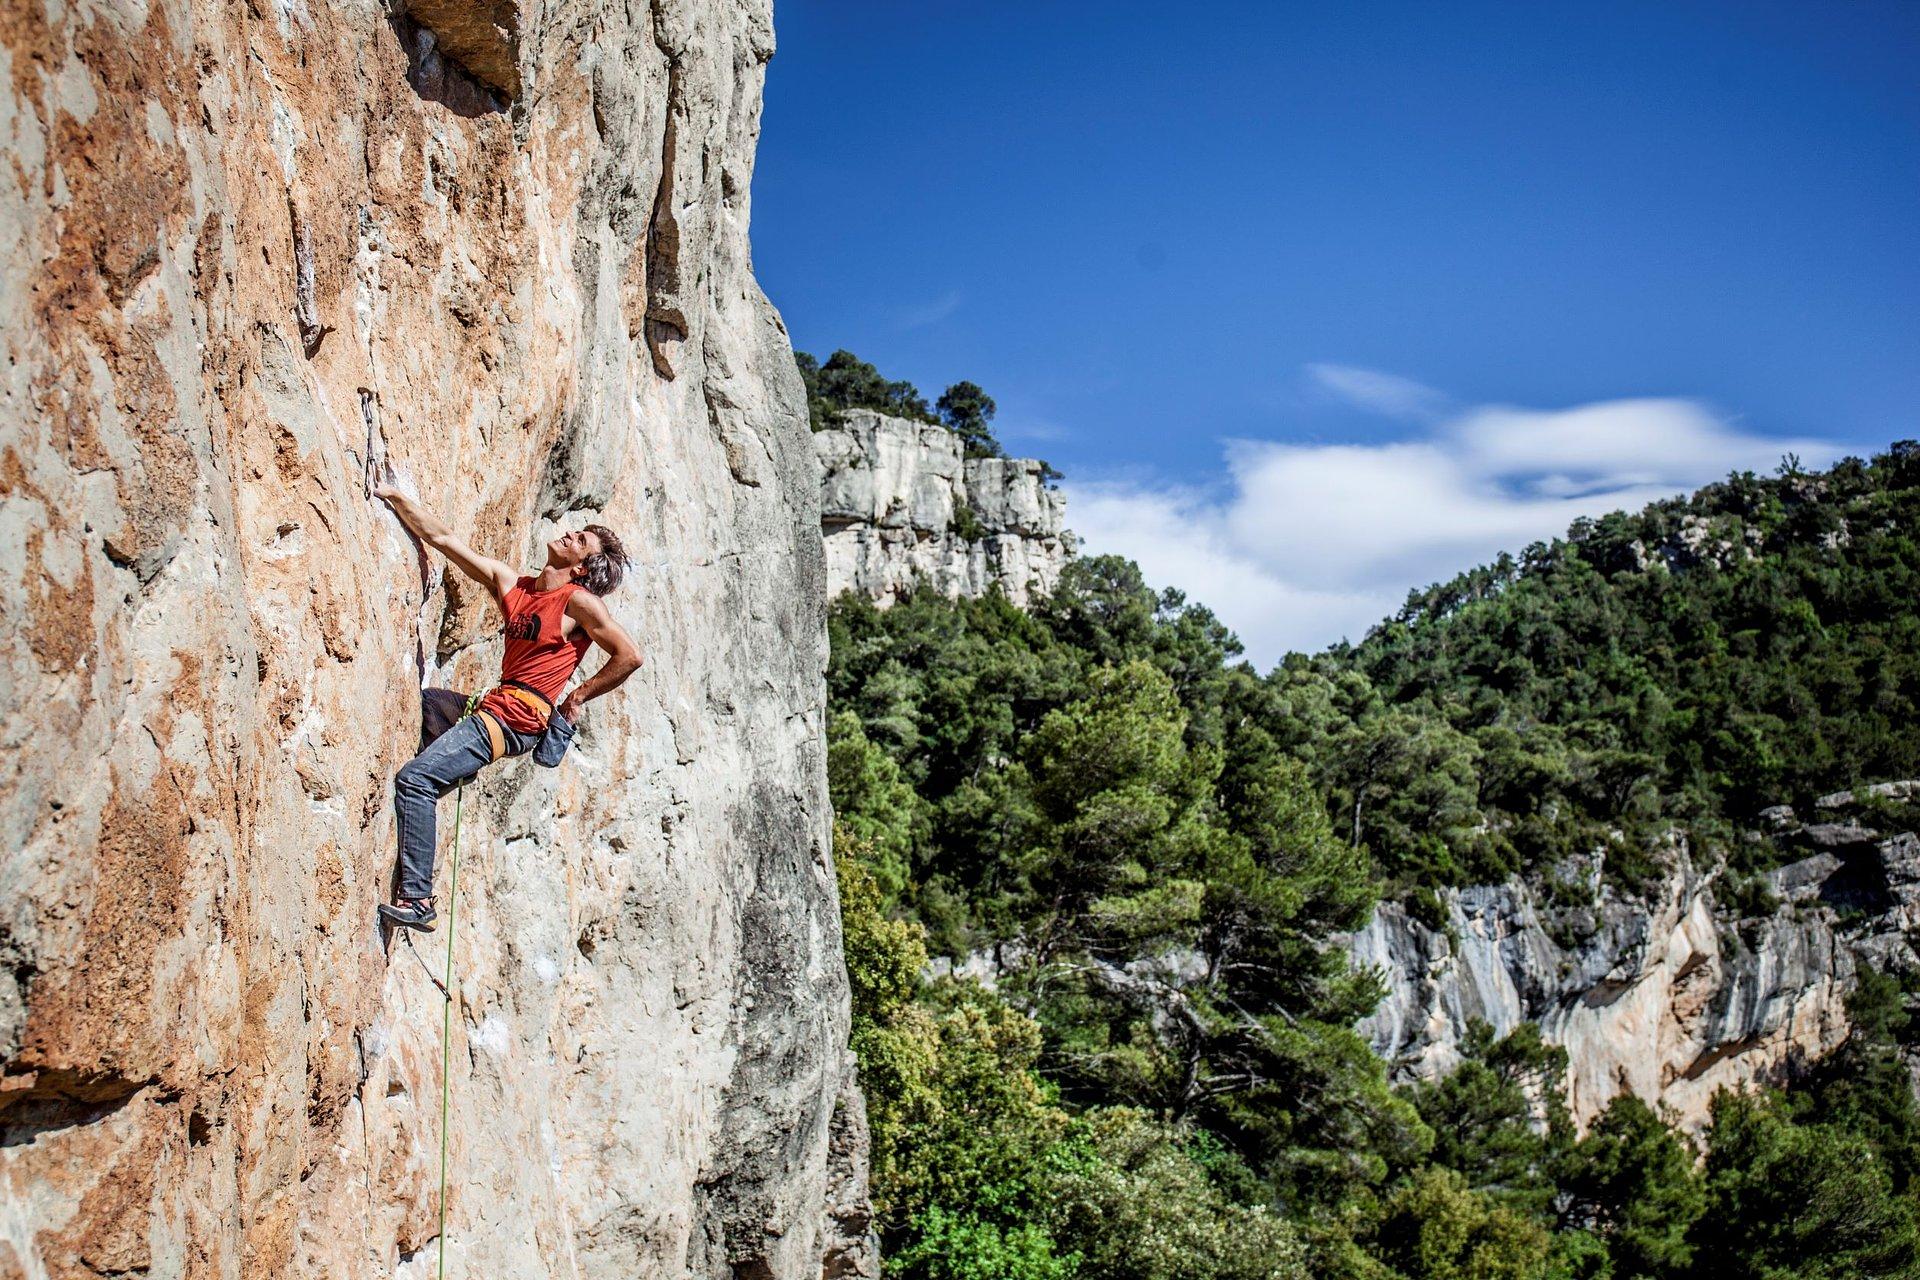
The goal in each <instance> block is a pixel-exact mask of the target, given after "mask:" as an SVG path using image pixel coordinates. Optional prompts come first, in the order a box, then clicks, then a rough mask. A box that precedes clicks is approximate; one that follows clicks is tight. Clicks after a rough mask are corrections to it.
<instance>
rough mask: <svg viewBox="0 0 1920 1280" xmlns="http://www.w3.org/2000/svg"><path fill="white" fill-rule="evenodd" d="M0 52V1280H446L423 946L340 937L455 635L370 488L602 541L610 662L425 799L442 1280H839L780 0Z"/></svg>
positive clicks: (472, 681)
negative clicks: (444, 949) (547, 720)
mask: <svg viewBox="0 0 1920 1280" xmlns="http://www.w3.org/2000/svg"><path fill="white" fill-rule="evenodd" d="M0 43H3V44H4V46H5V49H6V55H7V67H8V83H7V86H6V87H5V89H4V90H0V95H4V101H5V104H6V106H5V110H4V111H3V112H0V133H4V135H5V141H6V151H7V154H8V155H9V157H11V159H12V162H13V165H12V169H11V171H10V176H9V178H8V180H7V181H5V182H0V227H4V230H5V234H4V235H3V236H0V304H3V307H4V314H5V317H6V319H5V324H6V328H5V331H4V335H3V337H0V340H3V341H4V345H5V360H4V362H3V363H0V370H4V372H0V527H3V530H4V531H3V532H0V541H4V545H5V546H6V547H7V548H8V552H7V555H6V556H5V558H4V561H3V562H0V636H3V637H4V656H3V657H0V680H3V681H4V684H3V687H4V688H5V690H6V692H7V695H8V696H7V698H6V700H5V710H4V726H5V729H4V732H5V740H6V745H7V747H8V750H7V751H6V752H5V753H4V755H0V761H3V763H0V821H4V824H5V834H4V839H0V958H4V961H5V963H4V965H0V1126H3V1127H4V1145H3V1146H0V1187H3V1188H4V1190H3V1192H0V1203H4V1204H5V1206H6V1208H5V1211H4V1212H0V1276H31V1277H42V1276H55V1277H73V1276H106V1275H114V1276H128V1275H136V1274H137V1275H142V1276H149V1277H154V1278H155V1280H158V1278H160V1277H180V1276H194V1277H255V1276H316V1277H318V1276H327V1277H375V1276H379V1277H389V1276H396V1275H398V1276H422V1275H426V1274H429V1273H430V1271H431V1268H432V1267H433V1265H434V1247H433V1245H434V1239H435V1236H436V1231H437V1228H436V1212H435V1208H436V1185H437V1160H438V1152H439V1143H440V1133H439V1123H438V1110H439V1097H440V1091H441V1080H442V1077H441V1055H440V1029H441V1011H442V1007H443V1006H442V1001H441V997H440V993H439V992H438V991H437V990H435V987H434V985H433V983H432V981H431V980H430V978H429V975H428V973H427V971H426V969H427V966H428V965H432V966H434V967H436V968H437V967H438V965H439V964H440V963H441V960H442V957H441V953H440V947H441V946H442V945H443V944H444V941H445V939H446V937H447V934H446V932H445V931H444V926H443V931H442V932H440V933H436V934H434V935H431V936H430V937H429V938H427V939H425V940H424V945H423V946H422V947H421V949H420V950H419V951H418V952H415V951H413V950H410V949H409V948H408V947H407V946H405V945H402V944H401V943H399V942H397V941H396V940H394V939H390V938H385V937H383V936H382V935H381V934H380V933H379V932H378V931H377V930H376V928H375V924H374V917H373V915H372V907H373V904H374V903H375V902H376V901H377V900H378V899H379V898H380V897H381V896H382V895H383V894H384V892H385V891H386V890H387V887H388V883H389V872H390V867H391V864H392V857H393V834H394V833H393V822H392V818H391V809H390V783H391V778H392V775H393V772H394V770H395V769H396V767H397V766H398V765H399V764H400V763H401V762H402V761H404V760H405V759H406V758H407V756H408V755H409V754H411V752H412V750H413V749H414V746H415V743H416V734H417V731H418V709H417V691H418V689H419V687H420V686H421V685H422V684H423V683H431V684H445V685H452V686H456V687H461V688H473V687H476V686H480V685H483V684H485V683H487V682H488V681H489V680H490V679H491V677H492V675H493V673H494V671H495V670H496V664H497V662H498V658H499V641H498V639H497V636H496V634H495V632H496V626H497V624H496V623H495V622H494V620H493V619H492V618H491V616H490V613H489V606H488V605H487V602H486V601H484V600H483V599H481V598H479V596H478V595H477V594H476V593H475V591H474V590H472V589H471V588H470V587H468V586H465V585H463V584H462V583H461V582H457V581H449V580H448V579H447V578H446V576H445V575H444V573H443V571H442V569H441V567H440V565H439V564H437V563H435V562H433V561H431V560H429V559H428V558H425V557H423V556H422V555H421V554H419V552H418V551H417V549H416V548H415V547H414V545H413V544H412V543H411V542H410V541H409V540H408V538H407V537H406V536H405V534H404V533H403V531H402V529H401V528H400V526H399V525H398V524H397V522H396V521H395V520H394V518H393V517H392V516H391V515H390V514H388V513H387V512H386V511H385V510H384V509H383V508H382V507H381V506H380V505H379V504H378V503H376V502H373V501H370V500H369V490H370V487H371V485H372V484H373V483H375V482H376V481H380V480H385V479H389V478H391V479H393V480H395V481H397V482H398V483H399V484H400V485H401V486H402V487H404V488H410V489H413V490H415V491H417V492H418V493H419V494H420V495H421V496H422V497H423V498H424V500H425V501H426V502H427V504H428V505H429V506H430V507H432V508H434V509H435V510H437V511H439V512H441V513H443V514H445V515H446V516H447V517H449V518H450V519H451V520H452V522H453V523H454V524H456V525H457V526H458V527H460V528H461V529H462V530H464V531H466V532H468V533H469V534H470V536H471V538H472V540H473V541H474V542H475V543H476V544H477V545H478V546H479V547H480V548H481V549H482V550H483V551H486V552H488V553H491V554H495V555H499V556H502V557H504V558H507V559H509V560H512V561H517V562H520V563H523V564H526V563H538V560H539V556H540V551H539V548H540V546H541V544H542V542H543V540H544V539H545V538H546V537H548V536H550V535H551V533H552V532H553V531H554V530H556V529H559V528H562V527H576V526H577V525H579V524H581V523H584V522H586V521H587V520H589V519H596V520H600V521H604V522H605V523H607V524H609V525H612V526H613V527H615V528H616V529H618V530H620V531H621V532H622V533H623V534H624V536H625V538H626V541H627V543H628V545H629V547H630V548H631V549H632V550H633V551H634V553H635V556H636V560H637V564H636V568H635V575H634V576H635V580H634V581H632V582H631V584H630V585H629V586H628V587H627V588H626V589H625V590H624V591H623V592H621V593H620V594H618V595H616V596H614V597H612V599H611V601H610V604H611V605H612V608H613V610H614V613H615V615H616V617H617V618H619V619H620V621H621V622H622V623H623V624H624V625H625V626H626V627H627V628H628V630H629V631H630V632H631V633H632V634H633V635H634V636H635V638H636V639H637V640H638V642H639V644H640V646H641V648H642V650H643V651H644V654H645V656H646V660H647V663H646V666H645V667H644V668H643V669H642V670H641V671H640V673H639V674H638V675H636V676H635V677H634V678H633V679H632V680H631V681H630V682H629V683H628V684H627V685H626V686H625V687H624V688H623V689H621V690H620V691H619V692H618V693H617V694H615V695H614V696H612V697H609V698H607V699H605V700H603V701H601V702H597V703H595V704H594V705H593V706H592V707H591V709H590V710H589V711H588V713H587V715H586V717H585V721H584V724H583V726H582V729H581V736H580V738H579V740H578V745H577V747H576V750H575V752H574V753H573V755H572V756H570V757H569V759H568V760H567V762H566V763H565V764H563V766H562V767H561V768H560V769H559V770H557V771H553V772H548V771H544V770H537V769H535V768H533V767H531V766H530V765H529V764H527V763H526V762H525V761H513V762H507V763H504V764H501V765H498V766H496V767H495V768H494V769H492V770H489V771H488V772H487V773H486V774H485V775H484V776H483V778H482V780H481V781H480V782H479V783H478V785H475V786H470V787H468V788H467V790H466V793H465V796H464V802H463V816H462V823H463V830H462V838H463V843H464V855H465V857H464V861H463V863H462V865H461V868H460V880H459V884H460V894H459V902H458V910H459V917H458V933H457V946H456V949H455V952H454V957H453V959H454V967H455V972H456V976H455V979H454V984H453V985H454V992H455V995H456V997H457V1004H456V1007H455V1016H454V1019H453V1031H452V1046H451V1053H450V1056H449V1057H448V1058H447V1060H446V1067H447V1070H448V1072H449V1073H450V1074H451V1086H452V1098H453V1103H452V1116H453V1118H452V1125H451V1129H450V1133H449V1154H450V1163H451V1186H452V1192H451V1197H450V1203H449V1206H448V1217H449V1225H450V1230H449V1233H448V1235H449V1245H448V1253H449V1259H448V1261H449V1271H450V1274H455V1275H462V1276H475V1275H483V1274H484V1275H496V1276H509V1275H510V1276H525V1277H541V1276H550V1275H552V1276H557V1275H566V1276H606V1277H613V1276H620V1277H626V1276H640V1275H676V1276H678V1275H689V1276H699V1277H738V1276H755V1277H769V1276H780V1277H800V1276H809V1277H811V1276H813V1275H816V1274H818V1272H819V1270H820V1268H821V1264H822V1258H823V1256H825V1255H826V1254H827V1253H828V1252H830V1251H831V1252H833V1253H834V1254H835V1256H846V1255H847V1254H848V1252H849V1246H848V1244H847V1242H846V1241H844V1240H840V1241H823V1239H822V1235H823V1222H824V1221H825V1220H826V1216H825V1211H826V1210H827V1207H828V1206H827V1204H826V1196H827V1189H828V1186H829V1183H830V1182H831V1183H832V1184H833V1187H834V1192H833V1195H834V1203H833V1214H832V1221H833V1222H836V1223H845V1224H851V1226H850V1227H848V1228H847V1229H850V1230H853V1231H855V1232H856V1233H857V1231H858V1230H859V1229H860V1223H861V1214H860V1206H859V1198H860V1194H859V1188H858V1186H857V1185H850V1184H849V1181H848V1179H849V1178H850V1177H851V1178H852V1179H853V1181H854V1184H857V1169H854V1170H853V1171H852V1173H849V1172H848V1170H847V1169H844V1168H843V1169H841V1170H838V1171H837V1172H836V1171H835V1170H833V1169H831V1168H830V1162H831V1160H832V1153H831V1152H830V1136H831V1135H832V1134H833V1133H834V1132H835V1131H836V1130H837V1131H839V1132H843V1133H844V1132H846V1131H848V1125H847V1123H844V1122H843V1123H842V1124H841V1125H839V1126H835V1125H834V1124H833V1123H832V1118H833V1114H834V1109H835V1100H836V1098H837V1097H839V1096H840V1095H841V1091H842V1086H843V1084H844V1082H845V1079H846V1070H847V1062H846V1057H845V1049H844V1046H845V1041H846V1027H847V1009H846V982H845V973H844V968H843V964H842V960H841V956H840V940H839V922H838V912H837V907H836V902H835V896H834V888H833V886H834V877H833V873H832V868H831V866H830V863H829V858H830V852H829V850H830V844H829V841H828V838H827V837H828V808H827V801H826V784H825V776H824V765H823V753H822V703H823V687H822V678H821V672H822V663H823V657H824V654H823V649H824V625H823V617H822V610H823V603H824V600H825V576H824V569H823V563H822V557H821V551H820V541H819V536H818V523H817V521H818V516H817V510H818V493H817V475H816V471H815V464H814V460H813V456H812V453H811V449H812V443H811V441H810V440H809V439H808V438H807V432H806V413H805V408H804V393H803V389H802V387H801V384H800V380H799V378H798V376H797V374H796V372H795V370H794V366H793V358H792V354H791V352H790V350H789V346H788V343H787V339H786V335H785V332H784V330H783V329H782V327H781V324H780V321H779V319H778V317H777V316H776V315H775V314H774V312H773V310H772V309H771V307H770V306H769V305H768V304H767V302H766V301H765V299H764V298H763V296H762V295H761V293H760V290H759V289H758V287H757V286H756V284H755V282H754V280H753V277H752V274H751V271H750V268H749V263H748V247H747V191H748V182H749V177H750V173H751V167H752V162H753V148H754V143H755V139H756V137H757V132H758V127H759V107H760V92H761V83H762V76H763V69H764V64H765V63H766V61H767V59H768V57H769V56H770V54H771V52H772V49H773V37H772V31H771V26H770V15H769V12H768V8H767V5H766V3H765V2H764V0H654V3H653V4H651V5H650V6H649V5H638V6H634V5H621V4H611V3H604V2H603V0H557V2H555V3H549V4H544V5H538V6H535V5H524V4H513V3H510V2H507V0H490V3H488V4H486V5H478V6H457V5H446V4H438V3H434V4H429V3H425V2H424V0H416V2H415V3H414V5H413V7H412V8H411V9H410V10H408V11H406V12H404V13H399V14H396V13H393V12H391V11H390V10H389V9H388V8H386V7H384V6H382V5H380V4H375V3H371V2H369V0H353V2H334V0H285V2H279V3H270V4H249V5H238V4H225V3H215V2H214V0H150V2H149V3H145V4H140V5H107V4H99V3H92V2H90V0H79V2H77V3H75V2H68V3H56V2H55V0H19V2H18V3H12V4H9V5H8V6H7V9H6V13H5V15H4V17H0ZM453 807H454V806H453V804H452V803H451V802H449V803H448V804H447V805H446V806H445V808H444V809H443V813H444V815H445V817H446V818H447V819H449V820H450V819H451V818H452V816H453ZM446 825H447V826H451V825H452V824H451V821H448V822H447V824H446ZM442 834H443V848H444V842H445V838H446V836H447V835H448V834H449V833H448V832H447V831H445V829H444V828H443V833H442ZM447 887H448V882H447V868H446V866H445V859H444V857H443V859H442V867H441V881H440V888H441V894H442V897H441V908H442V913H443V919H444V918H445V916H446V915H447V914H448V913H449V910H450V904H449V903H448V901H447V898H446V896H445V895H446V891H447ZM845 1145H847V1144H846V1143H845V1142H843V1143H842V1146H845ZM840 1156H841V1160H842V1163H843V1164H845V1165H852V1164H854V1163H855V1162H856V1156H857V1153H853V1152H849V1151H842V1152H841V1153H840ZM853 1252H856V1253H857V1252H858V1250H857V1249H855V1250H853Z"/></svg>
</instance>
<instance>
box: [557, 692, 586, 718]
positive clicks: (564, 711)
mask: <svg viewBox="0 0 1920 1280" xmlns="http://www.w3.org/2000/svg"><path fill="white" fill-rule="evenodd" d="M585 705H586V704H585V702H583V701H582V700H581V698H580V696H579V694H578V693H577V692H576V693H570V694H568V695H567V696H566V697H564V698H562V699H560V705H559V706H557V707H555V708H554V709H553V711H554V714H555V715H557V716H559V717H560V718H562V719H563V720H565V721H566V722H567V723H568V724H579V723H580V708H581V707H583V706H585Z"/></svg>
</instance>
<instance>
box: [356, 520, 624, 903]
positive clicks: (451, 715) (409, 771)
mask: <svg viewBox="0 0 1920 1280" xmlns="http://www.w3.org/2000/svg"><path fill="white" fill-rule="evenodd" d="M373 493H374V496H375V497H377V498H379V499H381V500H382V501H384V502H385V503H386V504H387V505H388V506H389V507H392V508H393V510H394V513H395V514H396V515H398V516H399V517H400V520H401V522H402V523H404V524H405V525H406V526H407V528H408V529H410V530H412V531H413V533H414V535H415V536H416V537H418V538H419V539H420V540H421V541H422V542H424V543H426V544H427V545H428V546H430V547H432V548H433V549H434V550H435V551H438V552H439V553H440V554H441V555H443V556H445V557H446V558H447V559H449V560H451V561H452V562H453V564H454V566H455V567H456V568H458V569H459V570H460V571H461V572H462V573H464V574H466V575H467V576H468V577H469V578H472V579H473V580H474V581H475V582H478V583H481V584H482V585H484V586H485V587H486V588H487V590H488V592H489V593H490V594H491V595H492V596H493V601H494V603H495V604H497V605H499V606H500V612H501V613H502V615H504V617H505V618H506V625H505V627H504V628H503V631H502V634H504V635H505V636H506V641H507V647H506V653H505V654H504V655H503V656H502V658H501V661H500V683H499V684H497V685H495V686H494V687H493V689H491V690H489V691H488V692H487V694H486V695H485V696H484V697H482V698H480V699H479V700H478V704H477V705H474V704H472V703H471V702H470V701H469V700H468V699H466V698H464V697H462V696H461V695H460V694H458V693H455V692H453V691H452V690H449V689H425V690H422V691H421V720H422V724H421V731H420V740H421V741H420V754H419V755H417V756H415V757H414V758H413V759H412V760H411V761H409V762H408V763H407V764H405V765H403V766H402V767H401V769H400V772H399V773H398V774H397V775H395V777H394V780H393V807H394V811H395V813H396V814H397V815H398V818H399V829H400V869H399V876H398V878H397V880H396V884H395V888H394V899H393V902H392V903H391V904H387V903H382V904H380V908H379V910H380V916H381V918H382V919H384V920H386V921H388V922H389V923H391V924H395V925H400V926H403V927H405V928H409V929H432V928H433V922H434V920H435V918H436V916H437V913H436V912H435V911H434V908H433V855H434V842H435V831H434V819H435V808H436V806H437V805H438V803H439V800H440V797H441V796H444V795H446V794H447V792H449V791H451V790H453V788H454V787H456V786H457V785H459V784H460V783H461V782H464V781H465V780H466V779H467V778H470V777H472V776H473V774H474V773H476V772H477V771H479V770H480V769H481V768H482V767H483V766H485V765H488V764H491V763H493V762H494V761H495V760H498V759H500V758H501V757H502V756H517V755H520V754H522V753H524V752H527V751H531V750H533V749H534V747H535V744H537V743H540V742H541V741H542V738H543V736H545V737H546V738H548V739H549V740H555V739H557V740H558V741H559V743H560V744H561V745H562V746H564V741H565V739H566V738H570V737H571V736H572V733H573V726H574V724H575V723H577V722H578V720H579V717H580V708H581V707H582V706H583V705H585V704H586V703H588V702H590V701H592V700H593V699H595V698H597V697H599V696H600V695H601V694H603V693H608V692H610V691H612V690H613V689H615V688H618V687H619V685H620V683H621V682H622V681H623V680H625V679H626V678H627V677H628V676H630V675H632V674H633V672H634V671H635V669H637V668H638V667H639V666H640V650H639V648H638V647H637V646H636V645H635V644H634V643H633V639H632V637H630V636H628V635H627V633H626V632H625V631H623V630H622V629H621V627H620V624H619V623H617V622H615V621H614V620H613V615H612V614H611V613H609V612H608V611H607V606H606V605H605V604H604V603H602V600H601V597H603V596H605V595H606V594H607V593H608V592H610V591H612V590H613V589H614V588H615V587H617V586H619V585H620V579H621V578H622V577H623V576H624V575H625V573H626V569H627V564H628V560H627V553H626V550H625V549H624V548H623V547H621V545H620V539H619V538H617V537H615V536H614V533H613V530H611V529H609V528H607V527H606V526H605V525H598V524H590V525H588V526H587V527H586V528H584V529H581V530H577V531H576V532H573V533H566V534H562V535H561V536H559V537H558V538H555V539H554V540H553V541H551V542H549V543H548V544H547V563H546V567H545V568H543V569H541V570H540V572H539V573H537V574H531V575H523V576H519V577H516V576H515V575H514V572H513V570H512V569H511V568H510V567H508V566H507V565H505V564H502V563H501V562H500V561H498V560H492V559H489V558H488V557H486V556H483V555H481V554H479V553H478V552H476V551H475V550H473V548H471V547H469V546H468V545H467V544H466V543H465V542H464V541H462V540H461V539H460V538H459V537H457V536H456V535H455V534H454V532H453V530H452V529H450V528H448V527H447V525H446V524H445V523H443V522H442V521H441V520H439V519H438V518H437V517H435V516H434V515H433V513H431V512H429V511H428V510H426V509H425V508H424V507H422V506H421V505H420V504H419V503H417V502H415V501H413V499H411V498H409V497H407V496H406V495H405V494H403V493H401V492H399V491H398V490H396V489H394V488H392V487H391V486H381V487H379V488H376V489H375V490H374V491H373ZM589 642H591V643H593V644H597V645H599V646H600V647H601V648H602V649H605V650H606V651H607V660H606V662H605V663H604V664H603V665H602V666H601V668H600V669H599V670H598V671H596V672H594V673H593V675H592V676H590V677H588V679H587V680H586V681H585V682H584V683H582V684H581V685H580V687H579V688H577V689H575V690H574V691H573V692H572V693H569V694H567V696H566V697H565V698H564V699H563V700H562V701H561V702H560V704H559V705H558V706H555V705H554V699H555V698H556V697H557V696H558V695H559V694H560V691H561V690H563V689H565V688H566V687H567V681H568V680H570V679H572V678H573V673H574V669H575V668H577V667H578V666H579V665H580V659H581V658H583V657H585V656H586V652H587V645H588V643H589ZM543 756H544V753H542V755H541V756H536V757H535V758H536V759H540V760H541V762H542V763H546V764H552V763H557V756H556V757H555V759H553V760H547V759H544V758H543Z"/></svg>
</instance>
